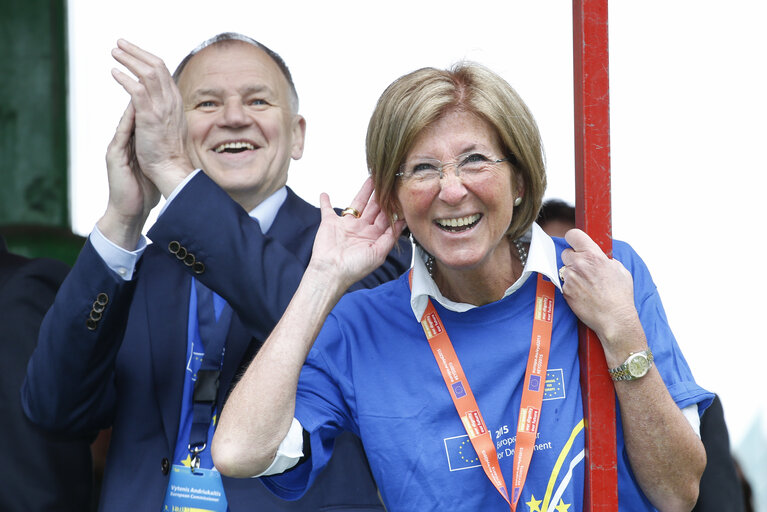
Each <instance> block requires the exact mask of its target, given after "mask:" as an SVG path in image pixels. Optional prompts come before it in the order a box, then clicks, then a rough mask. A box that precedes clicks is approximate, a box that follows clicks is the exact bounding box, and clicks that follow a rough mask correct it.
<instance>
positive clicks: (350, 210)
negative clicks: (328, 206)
mask: <svg viewBox="0 0 767 512" xmlns="http://www.w3.org/2000/svg"><path fill="white" fill-rule="evenodd" d="M341 215H342V216H344V215H352V216H354V217H355V218H357V219H359V218H360V215H361V214H360V212H359V211H357V209H355V208H352V207H351V206H350V207H348V208H344V209H343V211H342V212H341Z"/></svg>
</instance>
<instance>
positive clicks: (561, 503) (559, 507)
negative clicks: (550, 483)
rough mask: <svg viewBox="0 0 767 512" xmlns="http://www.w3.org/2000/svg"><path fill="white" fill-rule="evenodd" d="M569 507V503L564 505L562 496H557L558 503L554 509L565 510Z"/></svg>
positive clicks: (559, 511) (564, 511)
mask: <svg viewBox="0 0 767 512" xmlns="http://www.w3.org/2000/svg"><path fill="white" fill-rule="evenodd" d="M569 508H570V505H565V502H564V501H562V498H559V505H557V507H556V508H555V509H554V510H556V511H557V512H567V511H568V509H569Z"/></svg>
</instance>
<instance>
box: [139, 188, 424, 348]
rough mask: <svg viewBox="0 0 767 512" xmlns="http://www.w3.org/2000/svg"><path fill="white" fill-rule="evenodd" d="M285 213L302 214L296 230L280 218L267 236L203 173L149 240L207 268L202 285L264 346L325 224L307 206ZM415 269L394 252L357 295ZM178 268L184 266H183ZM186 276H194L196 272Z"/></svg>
mask: <svg viewBox="0 0 767 512" xmlns="http://www.w3.org/2000/svg"><path fill="white" fill-rule="evenodd" d="M289 200H290V199H289ZM297 201H300V200H297ZM284 208H288V209H289V210H295V211H290V212H289V214H290V215H291V216H292V220H291V222H290V223H282V224H281V225H278V224H279V223H280V222H281V219H280V216H279V215H278V218H277V219H276V220H275V225H274V226H273V227H272V228H271V230H270V234H269V235H265V234H263V233H262V232H261V228H260V226H259V225H258V224H257V223H256V222H254V221H253V219H251V218H250V217H249V216H248V213H247V212H245V210H244V209H243V208H242V207H241V206H240V205H238V204H237V203H235V202H234V201H233V200H232V199H231V198H230V197H229V196H228V195H227V194H226V192H224V191H223V190H222V189H221V188H219V187H218V186H217V185H216V184H215V183H214V182H213V181H212V180H211V179H210V178H209V177H208V176H206V175H205V174H204V173H198V174H197V175H196V176H195V177H194V178H193V179H192V180H190V181H189V183H188V184H187V185H186V186H185V187H184V189H183V190H182V191H181V192H180V193H179V195H178V196H176V198H175V199H174V200H173V203H172V204H171V205H170V206H169V207H168V208H167V209H166V210H165V212H164V213H163V214H162V216H161V217H160V218H159V219H158V221H157V223H156V224H155V225H154V226H153V227H152V229H151V230H150V231H149V233H148V234H149V237H150V238H151V239H152V241H153V242H154V243H156V244H158V245H159V246H160V248H161V249H163V250H166V252H168V251H167V249H166V248H168V246H169V244H170V243H171V242H174V241H176V242H178V243H179V244H180V245H181V246H183V247H184V248H185V249H186V250H187V251H188V252H189V253H191V254H193V255H194V258H195V260H196V261H197V262H200V263H202V264H204V271H203V272H201V273H198V274H196V275H195V277H197V278H198V279H200V280H201V281H202V282H203V283H204V284H205V285H206V286H208V287H209V288H211V289H212V290H214V291H216V292H217V293H218V294H219V295H221V296H222V297H224V299H226V301H227V302H228V303H229V304H230V305H231V306H232V308H233V309H234V310H235V311H236V312H237V314H238V315H239V316H240V318H241V319H242V321H243V323H244V325H245V326H246V327H247V328H248V330H249V331H250V332H251V334H252V335H253V336H255V337H256V338H257V339H259V340H264V339H266V337H267V336H268V335H269V333H270V332H271V330H272V328H273V327H274V326H275V325H276V324H277V322H278V321H279V319H280V318H281V317H282V313H283V312H284V311H285V308H287V306H288V303H289V302H290V299H291V298H292V297H293V294H294V293H295V291H296V289H298V284H299V282H300V281H301V277H302V276H303V274H304V271H305V269H306V266H307V265H308V263H309V259H310V258H311V249H312V246H313V242H314V236H315V234H316V231H317V227H318V226H319V222H320V215H319V210H317V209H316V208H314V207H311V206H310V205H308V204H306V203H304V202H303V201H301V204H291V205H288V204H286V205H284V207H283V209H284ZM275 230H276V231H277V233H276V234H274V236H270V235H271V234H272V233H274V232H275ZM288 230H289V231H291V232H289V233H288V232H286V231H288ZM278 236H279V238H278ZM169 256H170V257H173V258H175V257H174V255H173V254H170V253H169ZM409 263H410V251H409V247H408V248H406V249H405V250H404V251H401V252H400V253H397V252H396V251H392V253H391V254H390V255H389V257H388V258H387V260H386V263H385V264H384V265H383V266H382V267H381V268H379V269H377V270H376V271H375V272H373V273H372V274H371V275H369V276H367V277H366V278H365V279H363V280H362V281H360V282H359V283H357V284H355V286H354V287H353V289H356V288H360V287H372V286H376V285H378V284H380V283H382V282H385V281H388V280H390V279H392V278H393V277H396V276H398V275H399V274H400V273H402V272H403V271H404V270H405V269H406V268H407V266H408V265H409ZM178 264H179V265H182V266H183V263H182V262H181V260H179V263H178ZM199 268H200V267H199V266H198V270H199ZM186 269H187V271H189V272H194V268H193V267H186Z"/></svg>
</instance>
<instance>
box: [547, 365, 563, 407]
mask: <svg viewBox="0 0 767 512" xmlns="http://www.w3.org/2000/svg"><path fill="white" fill-rule="evenodd" d="M565 396H566V395H565V378H564V373H563V372H562V369H561V368H558V369H556V370H548V371H547V372H546V384H545V385H544V387H543V399H544V400H556V399H558V398H565Z"/></svg>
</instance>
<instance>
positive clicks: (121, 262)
mask: <svg viewBox="0 0 767 512" xmlns="http://www.w3.org/2000/svg"><path fill="white" fill-rule="evenodd" d="M90 241H91V244H92V245H93V248H94V249H95V250H96V253H97V254H98V255H99V256H100V257H101V259H102V260H104V263H106V265H107V267H109V268H110V269H112V271H113V272H114V273H115V274H117V275H118V276H120V277H121V278H123V279H124V280H126V281H130V280H131V279H133V272H134V271H135V270H136V262H137V261H138V259H139V258H140V257H141V255H142V254H143V253H144V249H146V237H145V236H144V235H141V238H139V241H138V246H137V247H136V248H135V249H134V250H133V251H126V250H125V249H123V248H122V247H120V246H118V245H115V244H114V243H112V241H111V240H109V239H108V238H107V237H105V236H104V235H103V234H102V233H101V231H100V230H99V228H98V226H94V227H93V231H91V235H90Z"/></svg>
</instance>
